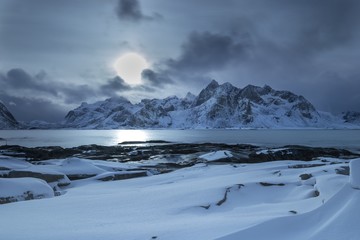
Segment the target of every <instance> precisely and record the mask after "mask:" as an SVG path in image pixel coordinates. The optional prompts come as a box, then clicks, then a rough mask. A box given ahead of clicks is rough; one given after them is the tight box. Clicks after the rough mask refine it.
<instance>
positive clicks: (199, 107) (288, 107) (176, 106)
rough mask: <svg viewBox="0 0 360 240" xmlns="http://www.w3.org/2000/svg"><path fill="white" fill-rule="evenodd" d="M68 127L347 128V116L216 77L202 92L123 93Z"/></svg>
mask: <svg viewBox="0 0 360 240" xmlns="http://www.w3.org/2000/svg"><path fill="white" fill-rule="evenodd" d="M63 124H64V126H65V127H70V128H90V129H111V128H177V129H179V128H180V129H181V128H198V129H201V128H304V127H311V128H334V127H335V128H344V127H350V128H351V127H354V126H355V125H352V124H351V123H345V121H344V120H343V119H341V117H335V116H333V115H331V114H329V113H322V112H318V111H317V110H316V109H315V107H314V106H313V105H312V104H311V103H310V102H309V101H308V100H306V99H305V98H304V97H302V96H298V95H296V94H294V93H292V92H289V91H276V90H274V89H272V88H271V87H269V86H267V85H265V86H264V87H257V86H253V85H248V86H246V87H245V88H242V89H241V88H237V87H235V86H233V85H231V84H230V83H224V84H221V85H219V84H218V82H216V81H215V80H213V81H212V82H211V83H210V84H209V85H208V86H207V87H206V88H205V89H203V90H202V91H201V92H200V93H199V95H198V96H194V95H192V94H191V93H188V94H187V95H186V97H185V98H178V97H176V96H171V97H167V98H165V99H144V100H142V101H141V102H140V103H137V104H132V103H131V102H130V101H128V100H127V99H125V98H123V97H118V98H109V99H107V100H105V101H99V102H96V103H93V104H87V103H82V104H81V106H79V107H78V108H76V109H74V110H72V111H70V112H69V113H68V114H67V115H66V117H65V121H64V122H63Z"/></svg>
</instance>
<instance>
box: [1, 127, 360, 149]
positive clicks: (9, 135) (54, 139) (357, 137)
mask: <svg viewBox="0 0 360 240" xmlns="http://www.w3.org/2000/svg"><path fill="white" fill-rule="evenodd" d="M0 138H1V139H2V140H0V144H1V145H4V144H6V143H7V144H9V145H10V144H11V145H21V146H27V147H36V146H62V147H75V146H79V145H86V144H99V145H106V146H110V145H116V144H118V143H121V142H124V141H149V140H165V141H170V142H185V143H203V142H211V143H227V144H242V143H244V144H255V145H262V146H264V145H265V146H269V147H274V146H275V147H276V146H283V145H289V144H296V145H306V146H318V147H346V148H360V130H268V129H266V130H2V131H0Z"/></svg>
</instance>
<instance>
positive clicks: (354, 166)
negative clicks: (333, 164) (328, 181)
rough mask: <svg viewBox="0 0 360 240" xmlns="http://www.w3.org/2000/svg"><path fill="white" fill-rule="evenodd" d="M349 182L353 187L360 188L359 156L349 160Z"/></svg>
mask: <svg viewBox="0 0 360 240" xmlns="http://www.w3.org/2000/svg"><path fill="white" fill-rule="evenodd" d="M350 184H351V186H352V187H353V188H356V189H360V158H358V159H353V160H351V162H350Z"/></svg>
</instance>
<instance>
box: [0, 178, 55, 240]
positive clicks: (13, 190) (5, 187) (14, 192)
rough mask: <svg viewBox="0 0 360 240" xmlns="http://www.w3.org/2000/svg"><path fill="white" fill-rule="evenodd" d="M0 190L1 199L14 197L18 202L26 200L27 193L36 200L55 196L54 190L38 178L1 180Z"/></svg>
mask: <svg viewBox="0 0 360 240" xmlns="http://www.w3.org/2000/svg"><path fill="white" fill-rule="evenodd" d="M0 190H1V191H0V198H7V197H14V198H16V199H17V201H22V200H24V199H23V195H24V193H26V192H31V193H32V194H33V195H34V196H35V198H48V197H53V196H54V191H53V190H52V188H51V187H50V186H49V185H48V184H47V183H46V182H45V181H44V180H41V179H37V178H0ZM0 209H1V207H0ZM4 239H5V238H4Z"/></svg>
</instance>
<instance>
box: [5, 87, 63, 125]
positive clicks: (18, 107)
mask: <svg viewBox="0 0 360 240" xmlns="http://www.w3.org/2000/svg"><path fill="white" fill-rule="evenodd" d="M0 99H1V100H2V101H3V102H4V103H6V105H7V108H8V109H9V111H10V112H11V113H12V114H13V115H14V117H15V119H17V120H21V121H32V120H43V121H48V122H58V121H61V120H63V119H64V116H65V114H66V113H67V111H68V110H66V109H65V108H64V107H62V106H60V105H58V104H56V103H53V102H51V101H49V100H46V99H42V98H36V96H29V97H16V96H11V95H8V94H7V93H5V92H1V91H0Z"/></svg>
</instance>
